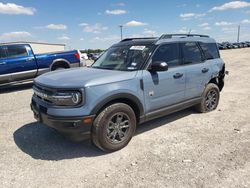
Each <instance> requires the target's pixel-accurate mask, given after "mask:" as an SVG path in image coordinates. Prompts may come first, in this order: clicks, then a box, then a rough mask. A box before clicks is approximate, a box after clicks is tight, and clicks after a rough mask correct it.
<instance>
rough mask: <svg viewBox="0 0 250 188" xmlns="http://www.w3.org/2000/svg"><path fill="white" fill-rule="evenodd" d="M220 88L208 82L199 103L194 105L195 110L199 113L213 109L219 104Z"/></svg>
mask: <svg viewBox="0 0 250 188" xmlns="http://www.w3.org/2000/svg"><path fill="white" fill-rule="evenodd" d="M219 99H220V90H219V88H218V86H217V85H216V84H213V83H209V84H208V85H207V86H206V88H205V90H204V92H203V94H202V100H201V103H200V104H198V105H196V106H195V107H196V110H197V111H198V112H201V113H206V112H211V111H213V110H215V109H216V108H217V106H218V104H219Z"/></svg>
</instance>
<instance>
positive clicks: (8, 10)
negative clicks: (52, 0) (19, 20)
mask: <svg viewBox="0 0 250 188" xmlns="http://www.w3.org/2000/svg"><path fill="white" fill-rule="evenodd" d="M35 11H36V9H35V8H32V7H23V6H21V5H17V4H14V3H6V4H4V3H1V2H0V14H15V15H17V14H25V15H34V13H35Z"/></svg>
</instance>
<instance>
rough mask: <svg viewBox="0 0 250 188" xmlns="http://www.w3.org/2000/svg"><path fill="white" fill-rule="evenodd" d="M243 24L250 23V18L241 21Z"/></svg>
mask: <svg viewBox="0 0 250 188" xmlns="http://www.w3.org/2000/svg"><path fill="white" fill-rule="evenodd" d="M241 23H242V24H250V20H249V19H244V20H242V21H241Z"/></svg>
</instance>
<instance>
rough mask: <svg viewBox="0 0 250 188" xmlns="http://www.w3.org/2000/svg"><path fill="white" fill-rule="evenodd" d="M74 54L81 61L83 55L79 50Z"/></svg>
mask: <svg viewBox="0 0 250 188" xmlns="http://www.w3.org/2000/svg"><path fill="white" fill-rule="evenodd" d="M74 55H75V57H76V59H78V60H79V61H80V60H81V56H80V54H79V53H78V52H76V53H75V54H74Z"/></svg>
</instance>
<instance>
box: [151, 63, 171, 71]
mask: <svg viewBox="0 0 250 188" xmlns="http://www.w3.org/2000/svg"><path fill="white" fill-rule="evenodd" d="M167 70H168V64H167V63H166V62H164V61H154V62H152V64H151V68H150V71H153V72H162V71H167Z"/></svg>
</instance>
